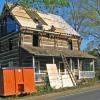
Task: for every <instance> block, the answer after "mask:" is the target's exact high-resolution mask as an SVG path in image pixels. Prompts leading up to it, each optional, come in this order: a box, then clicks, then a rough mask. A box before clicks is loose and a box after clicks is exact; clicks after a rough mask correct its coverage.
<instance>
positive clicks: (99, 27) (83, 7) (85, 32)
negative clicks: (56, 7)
mask: <svg viewBox="0 0 100 100" xmlns="http://www.w3.org/2000/svg"><path fill="white" fill-rule="evenodd" d="M69 4H70V9H69V10H68V12H67V13H68V18H67V21H68V22H69V23H70V25H71V26H73V28H74V29H75V30H76V31H77V32H79V33H80V34H81V35H82V38H87V37H91V38H94V39H95V40H93V41H94V45H95V44H100V0H69ZM93 41H92V40H91V41H90V42H93Z"/></svg>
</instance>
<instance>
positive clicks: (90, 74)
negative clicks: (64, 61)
mask: <svg viewBox="0 0 100 100" xmlns="http://www.w3.org/2000/svg"><path fill="white" fill-rule="evenodd" d="M94 77H95V71H79V79H82V78H94Z"/></svg>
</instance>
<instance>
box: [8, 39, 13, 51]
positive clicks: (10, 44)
mask: <svg viewBox="0 0 100 100" xmlns="http://www.w3.org/2000/svg"><path fill="white" fill-rule="evenodd" d="M12 47H13V42H12V39H9V50H12V49H13V48H12Z"/></svg>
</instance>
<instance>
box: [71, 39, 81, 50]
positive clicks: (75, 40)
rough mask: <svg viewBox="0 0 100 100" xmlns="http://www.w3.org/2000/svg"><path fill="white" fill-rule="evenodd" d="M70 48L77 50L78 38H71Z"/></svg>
mask: <svg viewBox="0 0 100 100" xmlns="http://www.w3.org/2000/svg"><path fill="white" fill-rule="evenodd" d="M72 48H73V50H79V43H78V39H72Z"/></svg>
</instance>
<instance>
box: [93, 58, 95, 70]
mask: <svg viewBox="0 0 100 100" xmlns="http://www.w3.org/2000/svg"><path fill="white" fill-rule="evenodd" d="M93 71H95V67H94V59H93Z"/></svg>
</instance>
